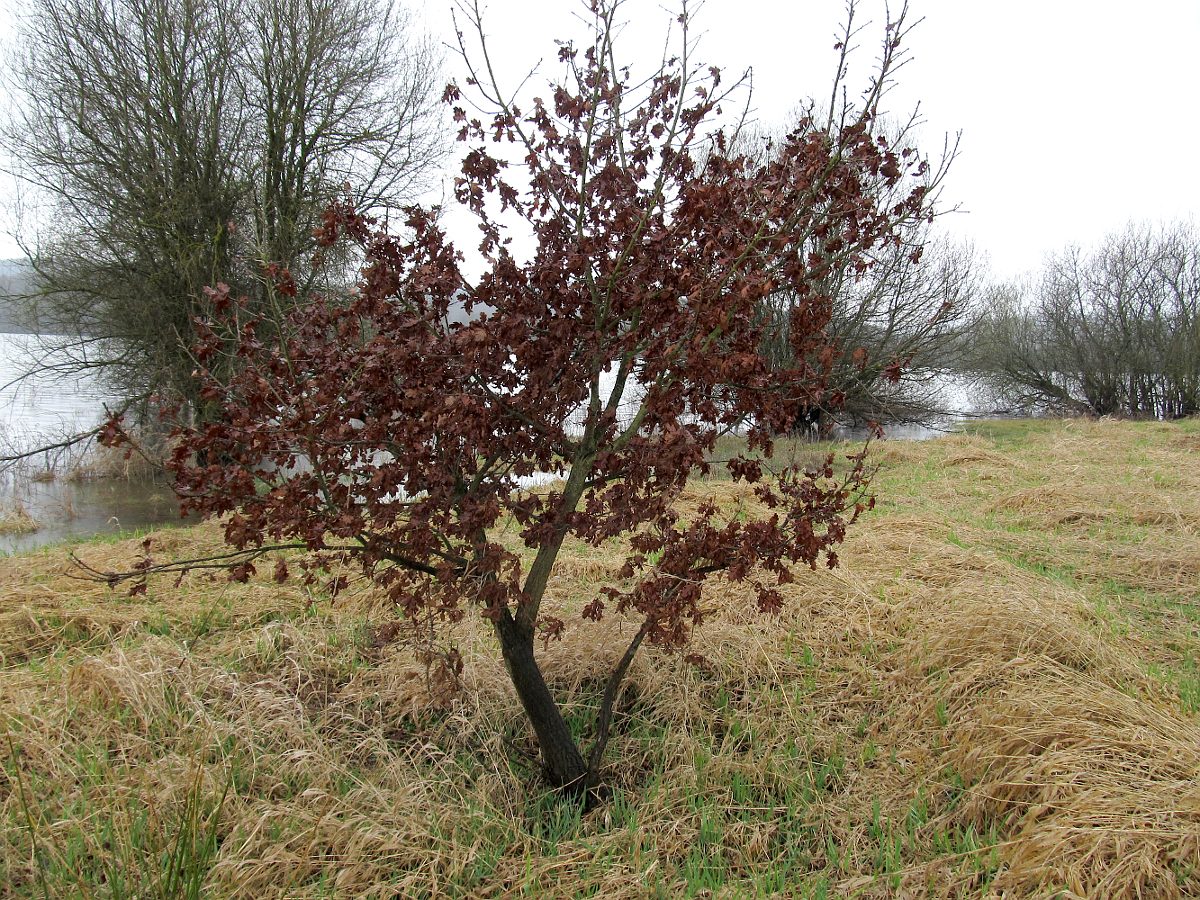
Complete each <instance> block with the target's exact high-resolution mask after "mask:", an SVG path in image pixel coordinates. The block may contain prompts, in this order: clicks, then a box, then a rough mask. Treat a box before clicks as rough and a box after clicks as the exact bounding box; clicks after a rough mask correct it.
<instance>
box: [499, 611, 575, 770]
mask: <svg viewBox="0 0 1200 900" xmlns="http://www.w3.org/2000/svg"><path fill="white" fill-rule="evenodd" d="M496 634H497V636H498V637H499V638H500V650H501V652H502V653H503V654H504V662H505V665H506V666H507V668H508V674H509V677H510V678H512V683H513V687H515V688H516V689H517V696H518V697H520V698H521V705H522V706H523V707H524V708H525V715H527V716H528V717H529V722H530V724H532V725H533V730H534V731H535V732H536V733H537V738H538V745H539V746H540V748H541V752H542V765H543V766H544V768H545V774H546V779H547V780H548V781H549V782H550V783H551V784H552V785H554V786H555V787H557V788H562V789H564V790H565V791H568V792H575V791H582V790H583V789H584V787H585V783H586V780H587V765H586V764H585V763H584V761H583V754H582V753H580V752H579V747H578V745H577V744H576V743H575V738H574V737H573V736H572V735H571V729H570V728H568V727H567V723H566V720H565V719H563V716H562V713H561V712H560V711H559V708H558V704H557V703H555V702H554V697H553V695H552V694H551V693H550V689H549V688H548V687H547V686H546V680H545V679H544V678H543V677H542V670H541V669H540V668H539V667H538V664H537V660H536V659H535V658H534V655H533V635H532V634H525V633H523V629H521V627H520V626H519V625H517V624H516V623H515V622H514V621H513V620H512V619H511V618H509V617H507V616H505V617H504V618H502V619H501V620H500V621H498V622H497V623H496Z"/></svg>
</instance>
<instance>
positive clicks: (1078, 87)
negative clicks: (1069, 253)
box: [0, 0, 1200, 277]
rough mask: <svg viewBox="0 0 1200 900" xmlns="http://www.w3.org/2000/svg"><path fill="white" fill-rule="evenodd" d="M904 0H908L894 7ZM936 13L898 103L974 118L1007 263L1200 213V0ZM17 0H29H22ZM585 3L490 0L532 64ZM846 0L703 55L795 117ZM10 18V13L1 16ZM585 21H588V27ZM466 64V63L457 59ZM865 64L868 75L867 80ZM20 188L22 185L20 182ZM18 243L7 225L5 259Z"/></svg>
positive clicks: (1032, 260) (720, 0)
mask: <svg viewBox="0 0 1200 900" xmlns="http://www.w3.org/2000/svg"><path fill="white" fill-rule="evenodd" d="M898 2H899V0H894V2H893V7H895V6H896V5H898ZM664 7H673V3H672V2H671V0H661V2H660V0H628V2H627V5H626V7H625V18H626V19H627V20H628V21H629V25H628V26H627V29H626V32H625V33H624V35H623V41H624V45H625V52H626V57H627V58H628V59H629V60H631V61H634V62H641V61H643V60H644V61H645V62H646V64H647V65H648V64H650V63H651V62H653V61H654V60H656V59H657V58H658V54H659V52H660V51H661V47H662V35H663V31H664V29H665V27H666V25H667V23H668V22H669V21H670V17H669V15H668V14H667V12H665V11H664ZM910 7H911V10H910V13H911V17H912V18H913V19H916V18H923V19H924V21H923V23H922V24H921V25H920V26H919V27H918V28H917V29H916V30H915V31H914V32H913V33H912V35H911V39H910V41H909V48H910V51H911V57H912V58H911V61H910V62H909V63H908V64H907V65H906V66H905V68H904V69H903V70H902V71H901V73H900V75H899V85H898V87H897V89H896V90H895V91H894V92H893V94H892V95H891V100H890V103H889V106H890V108H891V110H892V111H893V112H894V113H896V114H901V113H906V112H908V111H910V110H911V109H912V107H913V105H914V104H915V103H916V102H917V101H920V105H921V111H922V113H923V117H924V120H925V125H924V127H923V129H922V133H921V137H922V144H923V147H924V148H925V149H926V150H927V151H928V152H930V153H936V152H937V151H939V150H940V149H941V145H942V139H943V135H945V134H947V133H949V134H953V133H955V132H959V131H961V132H962V139H961V144H960V155H959V158H958V160H957V161H956V162H955V164H954V167H953V169H952V171H951V173H950V177H949V179H948V182H947V188H946V193H945V195H944V196H945V198H946V199H947V200H948V201H950V202H953V203H958V204H960V205H961V207H962V209H963V212H961V213H958V214H956V215H954V216H950V217H947V218H946V220H944V221H946V227H947V228H948V229H949V230H950V231H951V232H953V233H954V234H957V235H960V236H963V237H968V238H972V239H973V240H974V241H975V243H976V245H977V246H978V247H979V249H981V250H983V251H985V252H986V253H987V254H988V255H989V256H990V258H991V261H992V267H993V270H994V271H995V273H996V274H997V275H998V276H1001V277H1008V276H1013V275H1017V274H1019V273H1021V272H1023V271H1026V270H1030V269H1034V268H1036V267H1037V266H1038V265H1039V263H1040V261H1041V259H1042V257H1043V255H1044V254H1045V253H1046V252H1049V251H1055V250H1058V249H1061V248H1062V247H1063V246H1065V245H1067V244H1068V243H1079V244H1083V245H1087V244H1089V243H1092V242H1094V241H1095V240H1097V239H1098V238H1099V237H1101V236H1103V235H1104V234H1105V233H1107V232H1110V231H1113V230H1116V229H1119V228H1120V227H1122V226H1123V225H1124V224H1125V223H1126V222H1127V221H1129V220H1131V219H1149V220H1154V221H1158V220H1169V219H1176V218H1200V166H1198V165H1197V159H1198V156H1200V155H1198V154H1197V147H1198V146H1200V118H1198V116H1197V112H1198V110H1197V100H1196V98H1197V92H1198V90H1200V0H1140V2H1138V3H1136V4H1135V3H1131V2H1128V0H1126V2H1120V0H1090V2H1089V0H1007V2H1004V3H994V2H986V3H985V2H980V0H910ZM9 8H10V9H11V8H12V7H11V6H10V7H9ZM576 9H578V6H577V5H576V3H575V2H573V0H489V2H488V5H487V12H486V21H487V25H488V30H489V33H490V35H491V36H492V38H493V42H492V43H493V55H494V56H495V57H496V58H498V59H503V60H505V61H506V64H507V65H509V66H510V71H511V72H512V73H514V74H516V73H518V72H523V71H525V70H528V69H529V68H530V67H532V66H533V64H534V63H536V62H537V60H538V59H539V58H541V59H545V60H546V66H545V70H546V72H547V75H546V76H543V77H541V78H537V77H535V79H534V80H533V82H531V85H532V86H533V87H541V86H542V85H544V84H545V82H546V79H547V77H548V76H549V74H550V72H552V70H553V69H554V65H553V60H554V54H555V48H554V45H553V43H552V40H553V38H555V37H563V36H569V35H570V34H571V33H572V27H573V23H572V13H573V12H574V11H575V10H576ZM449 10H450V3H449V2H448V0H429V2H426V4H425V6H424V11H423V12H422V13H421V16H422V17H423V20H424V23H425V26H426V27H427V28H428V29H429V30H430V31H431V32H432V33H434V34H435V35H436V36H438V37H439V38H441V39H443V40H450V37H451V34H452V29H451V25H450V13H449ZM843 12H844V6H843V3H842V2H841V0H792V2H785V0H707V2H705V3H704V5H703V7H702V9H701V10H700V12H699V14H698V15H697V17H696V20H695V25H696V27H697V28H698V29H699V30H701V31H704V32H705V37H704V39H703V43H702V45H701V48H700V55H701V56H702V57H703V58H704V59H705V60H706V61H708V62H711V63H713V64H716V65H719V66H721V67H722V69H723V70H724V71H725V73H726V75H727V76H733V75H734V74H736V73H738V72H740V71H741V70H743V69H745V68H747V67H750V66H752V67H753V69H754V90H755V103H754V106H755V107H756V109H757V110H758V117H759V118H760V119H761V120H762V121H764V122H765V123H769V124H774V123H782V122H783V121H784V120H786V118H787V114H788V112H789V111H790V110H791V109H792V108H793V107H794V106H795V105H796V104H797V102H799V101H800V100H802V99H804V98H805V97H807V96H809V95H812V94H816V95H817V96H818V97H822V96H825V95H826V94H827V91H828V85H829V78H830V74H831V71H832V67H833V65H834V62H835V56H834V52H833V48H832V45H833V41H834V32H835V30H836V29H837V27H838V23H839V22H840V20H841V19H842V17H843ZM859 18H860V20H861V21H863V22H868V21H869V22H870V23H871V26H873V27H868V29H867V30H866V31H865V32H864V33H863V35H862V37H861V39H860V43H861V49H860V52H859V54H858V57H857V60H856V61H855V67H854V70H852V73H851V78H850V83H851V85H857V84H862V83H863V81H864V79H865V78H866V77H867V75H868V73H869V70H870V67H871V64H872V62H873V61H874V57H875V53H876V36H877V35H878V33H879V27H880V26H881V24H882V19H883V0H860V11H859ZM0 30H3V31H7V30H8V23H7V22H6V21H5V22H0ZM574 33H577V32H574ZM447 62H448V70H449V71H448V74H450V75H456V74H458V73H459V71H460V67H459V66H458V65H457V60H455V59H454V58H453V56H449V55H448V59H447ZM855 72H857V73H858V77H857V78H856V77H855ZM5 193H8V190H7V188H6V190H5ZM14 255H17V252H16V247H15V245H14V244H13V243H12V241H11V240H10V239H9V238H7V237H3V238H0V257H6V256H14Z"/></svg>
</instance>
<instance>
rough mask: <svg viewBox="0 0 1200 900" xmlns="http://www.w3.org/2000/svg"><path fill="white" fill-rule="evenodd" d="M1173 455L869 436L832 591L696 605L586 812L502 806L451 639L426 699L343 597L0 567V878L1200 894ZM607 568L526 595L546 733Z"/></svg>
mask: <svg viewBox="0 0 1200 900" xmlns="http://www.w3.org/2000/svg"><path fill="white" fill-rule="evenodd" d="M1022 434H1023V439H1022ZM1196 435H1197V428H1196V423H1183V424H1179V425H1133V424H1126V423H1110V422H1100V423H1080V422H1072V423H1065V424H1053V425H1049V424H1047V423H1037V424H1036V425H1033V426H1030V427H1029V428H1028V429H1027V430H1026V431H1025V432H1024V433H1022V432H1021V430H1020V426H1013V425H1004V426H994V433H989V432H988V431H986V430H985V431H981V432H980V433H977V434H972V435H966V436H953V437H949V438H945V439H941V440H938V441H933V442H930V443H927V444H920V445H909V444H892V443H889V442H884V443H882V444H880V445H878V446H877V447H876V451H875V452H876V453H877V455H878V457H879V458H880V459H881V460H882V461H883V462H884V464H885V468H884V470H883V472H882V473H881V475H880V477H879V480H878V481H877V490H878V492H879V495H880V498H881V500H882V501H885V502H881V504H880V506H879V508H878V510H877V511H876V512H875V513H874V514H872V515H871V516H869V517H868V518H867V519H866V520H865V521H863V522H862V523H860V525H859V526H857V527H856V528H855V529H854V530H853V531H852V533H851V537H850V539H849V540H848V542H847V545H846V547H845V548H844V552H843V553H842V563H843V564H842V566H841V567H840V568H839V569H837V570H836V571H834V572H827V571H821V572H816V573H808V574H805V575H804V576H803V577H800V578H798V579H797V582H796V584H794V585H792V586H791V587H790V588H789V591H788V595H789V596H788V600H789V603H788V605H787V607H786V609H785V611H784V612H783V614H782V615H781V616H780V617H779V618H778V619H777V620H775V619H763V618H762V617H761V616H759V615H758V614H757V613H756V612H755V611H754V609H753V604H752V602H751V600H750V598H749V597H747V592H746V591H745V589H744V587H743V586H738V585H733V584H728V583H723V582H721V583H715V584H714V585H713V586H712V589H711V590H710V591H709V594H708V598H709V599H708V605H709V606H710V607H711V608H712V609H713V614H712V615H711V617H710V618H709V620H708V621H707V623H706V624H705V626H704V627H703V628H702V629H701V631H700V632H699V633H698V635H697V640H696V647H695V649H696V650H697V651H698V652H699V653H700V654H701V655H702V656H703V662H701V663H700V664H695V665H694V664H690V663H687V662H685V661H684V660H683V659H682V658H680V657H679V656H664V655H662V654H656V653H653V652H643V653H642V654H641V655H640V656H639V657H638V658H637V660H636V661H635V663H634V665H633V667H632V668H631V670H630V675H629V679H628V683H627V685H626V687H625V690H624V694H623V697H622V699H621V701H620V703H619V706H618V708H619V717H618V721H617V734H616V736H615V737H614V739H613V742H612V744H611V745H610V748H609V753H608V757H607V759H608V767H607V769H606V772H605V777H606V782H607V786H608V788H609V790H610V796H609V797H608V799H607V801H606V802H605V803H603V804H601V805H599V806H597V807H596V808H594V809H592V810H589V811H584V810H582V809H580V808H579V807H578V806H575V805H572V804H569V803H564V802H562V801H559V800H557V799H556V798H555V797H554V796H553V795H551V794H549V793H548V792H546V791H544V790H543V789H542V788H540V787H539V786H538V784H537V781H536V766H535V764H534V763H533V761H532V760H533V758H534V754H535V750H536V747H535V745H534V742H533V739H532V737H531V735H530V733H529V730H528V728H527V727H526V726H525V725H524V723H523V722H522V718H521V715H520V707H519V704H518V703H517V701H516V699H515V697H514V695H513V693H512V690H511V688H510V686H509V685H508V682H507V678H506V675H505V673H504V671H503V667H502V665H501V664H500V663H499V662H498V658H497V654H496V652H495V648H494V644H493V640H492V638H491V636H490V634H489V633H488V631H487V630H486V629H485V628H484V627H482V624H481V623H480V622H479V621H476V620H475V619H474V618H469V619H468V620H467V621H464V622H463V623H461V624H460V625H458V626H456V627H455V628H453V629H452V631H451V632H450V634H449V635H448V636H447V638H446V640H448V641H453V643H454V644H455V645H456V646H457V648H458V650H459V651H460V653H461V654H462V659H463V670H462V673H461V675H459V676H453V675H451V674H448V672H447V670H446V669H445V667H444V666H441V665H440V664H439V662H438V657H437V656H436V654H435V655H432V656H431V655H429V653H427V652H423V649H422V647H421V646H420V642H419V641H417V640H416V639H415V638H414V639H413V640H409V641H398V642H386V641H383V640H381V639H380V636H381V632H380V631H378V629H377V626H378V625H380V624H381V623H383V622H385V621H386V620H387V618H388V616H387V614H386V611H385V610H381V609H379V608H378V605H377V603H376V601H375V597H374V595H373V594H372V593H371V591H370V590H368V589H366V588H365V587H358V588H355V589H354V590H352V591H350V592H349V593H346V594H343V595H341V596H340V597H339V598H338V599H337V600H336V601H333V602H331V601H330V600H329V599H328V598H327V597H324V596H322V595H320V594H313V593H309V592H305V591H304V590H302V589H300V588H298V587H295V586H292V585H290V584H289V585H284V586H282V587H280V586H278V585H275V584H273V583H270V582H269V581H268V580H267V579H261V580H257V579H256V580H253V581H251V583H249V584H247V585H229V584H226V583H224V582H222V581H219V580H212V581H209V580H207V579H204V578H199V577H193V578H190V579H188V580H187V581H185V582H183V584H181V585H179V586H175V585H173V584H172V583H171V582H170V581H169V580H168V579H163V580H160V581H158V582H152V584H151V587H150V591H149V592H148V595H147V596H144V597H138V598H128V597H123V596H119V595H112V594H109V593H108V592H107V591H106V590H105V589H104V588H102V587H100V586H97V585H94V584H90V583H86V582H78V581H73V580H71V579H69V578H68V577H66V576H67V569H66V567H65V565H64V556H65V554H64V553H63V552H62V551H61V550H60V551H42V552H39V553H37V554H32V555H28V556H23V557H17V558H13V559H8V560H2V561H0V585H2V587H0V721H2V722H3V727H4V730H5V732H6V733H7V735H8V741H7V742H6V743H5V744H4V745H3V746H0V754H3V756H4V757H5V758H4V761H3V765H2V766H0V821H2V822H3V825H4V827H3V828H2V829H0V870H2V871H4V872H5V873H6V877H7V879H8V880H7V887H8V890H9V891H10V892H11V893H12V894H13V895H15V896H30V897H40V896H44V895H49V896H76V895H82V896H96V897H108V896H168V895H170V896H179V895H184V896H222V897H225V896H228V897H247V898H250V897H322V896H325V897H328V896H336V897H343V896H367V897H442V896H449V897H456V896H457V897H475V896H481V897H482V896H520V895H526V896H581V897H584V896H593V897H644V896H661V897H675V896H706V895H712V896H729V897H742V896H787V897H802V896H813V897H817V896H828V897H835V896H863V897H891V896H931V897H959V896H969V897H974V896H996V897H1002V896H1005V897H1015V896H1049V895H1054V894H1055V893H1057V894H1058V896H1061V897H1151V896H1153V897H1188V896H1196V895H1200V870H1198V868H1197V866H1198V861H1200V719H1198V718H1197V715H1196V712H1195V710H1196V706H1195V705H1191V704H1190V701H1189V699H1188V698H1189V697H1191V696H1193V694H1192V693H1190V692H1192V691H1196V696H1198V697H1200V676H1198V675H1197V668H1196V665H1195V660H1196V659H1198V658H1200V613H1198V611H1197V604H1198V602H1200V596H1198V593H1200V587H1198V585H1197V581H1198V579H1197V578H1196V577H1195V575H1194V570H1193V568H1192V566H1194V561H1195V560H1196V554H1197V552H1198V550H1200V548H1198V547H1197V543H1198V540H1197V533H1196V527H1195V526H1196V522H1197V521H1200V519H1198V518H1197V517H1198V516H1200V467H1198V466H1197V465H1196V453H1197V449H1196V446H1195V445H1194V439H1195V437H1196ZM702 495H714V496H716V497H717V499H718V500H719V501H720V502H721V503H722V504H723V505H724V506H725V507H726V508H727V509H729V510H730V511H731V514H736V509H737V507H738V506H739V504H740V505H745V504H747V503H749V502H751V500H750V498H749V496H748V495H747V494H746V492H745V490H744V489H742V488H739V487H738V486H736V485H732V484H730V483H728V482H701V483H699V484H697V485H696V486H695V487H694V489H693V490H692V491H691V492H690V493H689V494H688V495H687V496H685V497H684V498H682V500H681V506H682V508H683V510H684V512H685V514H686V510H687V509H688V508H690V507H691V506H692V505H694V504H695V503H696V502H697V501H698V500H699V498H700V497H701V496H702ZM1076 514H1078V515H1076ZM218 539H219V534H218V532H217V530H216V529H215V528H214V527H213V526H200V527H197V528H192V529H187V530H179V531H172V532H169V533H168V532H165V533H163V535H161V536H159V537H158V538H156V542H157V543H158V545H159V549H158V550H157V551H156V552H158V553H162V554H167V555H170V554H175V555H183V554H189V553H194V552H197V551H203V550H205V549H207V548H210V547H215V546H216V545H217V542H218ZM616 550H617V548H616V546H615V545H614V546H613V547H602V548H599V549H595V548H584V547H571V548H568V551H567V552H566V553H564V556H563V559H562V563H561V565H560V567H559V569H558V571H557V573H556V575H555V577H554V579H553V580H552V582H551V589H550V592H549V600H548V601H547V602H548V604H549V606H550V607H552V609H551V610H550V611H551V612H553V613H554V614H557V615H560V616H562V617H563V618H564V619H565V620H566V621H567V622H568V629H567V632H566V634H565V636H564V638H563V639H562V640H561V641H559V642H556V643H552V644H550V645H549V646H548V647H547V648H546V649H545V651H544V652H543V654H542V659H543V662H544V668H545V670H546V674H547V677H548V679H549V680H550V681H551V683H552V684H553V686H554V688H555V690H556V691H557V692H558V693H559V695H560V696H561V697H562V698H563V699H564V703H565V706H566V710H567V714H568V718H569V719H570V721H571V722H572V723H573V725H575V726H576V727H578V728H579V729H580V732H581V733H583V732H585V731H586V728H587V723H588V722H589V721H590V715H591V713H592V712H593V710H594V709H595V707H596V705H597V703H598V700H599V695H600V691H601V686H602V682H603V679H604V676H605V674H606V672H607V670H608V668H609V667H610V666H611V665H612V663H613V662H614V660H615V659H616V658H617V657H618V656H619V655H620V653H621V652H622V651H623V649H624V646H625V644H626V643H627V641H628V640H629V638H630V637H631V635H632V625H631V624H630V623H626V622H621V621H619V620H614V619H610V620H606V621H605V622H604V623H602V624H601V625H599V626H592V625H585V624H579V623H578V614H577V613H578V609H579V607H580V606H581V605H582V603H584V602H586V600H588V599H591V597H592V596H594V595H595V593H596V591H597V590H598V588H599V587H600V586H602V585H603V584H605V583H608V582H610V581H611V580H612V579H613V578H615V577H616V572H617V571H618V569H619V556H618V554H617V552H616ZM78 552H79V553H80V554H81V555H82V556H84V558H86V559H88V560H89V561H90V562H92V563H93V564H95V565H97V566H99V567H103V564H111V565H121V564H123V563H127V562H128V561H129V560H131V559H134V558H135V557H136V554H137V548H136V544H135V543H134V542H128V543H125V544H116V545H99V544H96V545H88V546H85V547H82V548H78ZM262 568H263V569H264V570H269V568H270V567H269V566H263V567H262ZM428 649H429V648H428V647H426V648H424V650H426V651H427V650H428Z"/></svg>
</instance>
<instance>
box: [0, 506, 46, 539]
mask: <svg viewBox="0 0 1200 900" xmlns="http://www.w3.org/2000/svg"><path fill="white" fill-rule="evenodd" d="M39 527H40V526H39V525H38V523H37V520H36V519H34V518H33V516H31V515H30V514H29V513H28V511H26V509H25V507H24V506H22V505H21V503H20V502H19V501H14V502H12V503H10V504H8V505H6V506H4V507H0V534H30V533H32V532H34V531H37V530H38V528H39Z"/></svg>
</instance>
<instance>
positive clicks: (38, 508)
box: [0, 333, 179, 555]
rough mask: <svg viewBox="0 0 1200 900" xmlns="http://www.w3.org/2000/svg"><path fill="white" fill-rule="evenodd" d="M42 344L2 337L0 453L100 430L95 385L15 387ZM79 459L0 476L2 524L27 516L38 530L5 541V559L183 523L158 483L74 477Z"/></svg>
mask: <svg viewBox="0 0 1200 900" xmlns="http://www.w3.org/2000/svg"><path fill="white" fill-rule="evenodd" d="M38 346H39V344H38V339H37V338H36V337H35V336H33V335H26V334H5V333H0V453H3V454H6V453H7V452H9V451H11V450H24V449H28V448H30V447H36V446H39V445H40V444H43V443H46V442H48V440H50V441H52V440H55V439H61V438H62V437H64V436H66V435H68V434H72V433H74V432H77V431H80V430H84V429H87V428H90V427H91V426H93V425H95V424H97V423H98V422H99V421H100V419H101V417H102V416H103V414H104V412H103V409H104V402H105V400H107V399H109V398H108V397H107V396H106V395H105V393H104V391H103V390H102V389H101V388H100V386H99V385H98V384H97V383H96V381H95V379H94V378H91V377H86V376H85V377H79V376H72V377H66V378H39V379H24V380H20V381H18V380H17V379H20V377H21V375H22V374H23V373H25V372H27V371H29V369H30V367H31V365H32V364H33V363H34V362H36V359H37V353H38ZM80 461H81V460H80V458H79V455H78V454H77V453H76V454H72V453H70V452H59V453H46V454H43V455H39V456H37V457H34V458H33V459H31V460H29V461H28V464H27V465H25V466H23V467H22V468H21V469H20V470H19V471H16V472H10V473H6V474H3V475H0V516H3V515H4V514H5V513H6V512H9V513H10V512H12V511H13V510H15V509H20V510H23V511H24V512H25V513H26V514H27V515H28V516H29V517H30V518H32V520H33V521H34V522H36V523H37V525H38V529H37V530H36V531H33V532H27V533H24V534H3V533H0V555H2V554H7V553H13V552H16V551H21V550H29V549H32V548H34V547H38V546H42V545H45V544H51V543H57V542H59V541H63V540H71V539H80V538H88V537H93V536H95V535H101V534H107V535H113V536H116V535H120V534H123V533H127V532H131V531H139V530H144V529H147V528H152V527H156V526H159V525H164V524H170V523H174V522H177V521H178V520H179V507H178V506H177V505H176V503H175V500H174V497H173V496H172V495H171V492H170V490H169V489H168V488H166V487H165V486H164V485H162V484H160V483H154V482H151V481H143V480H128V479H86V478H79V477H77V466H78V464H79V463H80Z"/></svg>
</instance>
